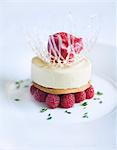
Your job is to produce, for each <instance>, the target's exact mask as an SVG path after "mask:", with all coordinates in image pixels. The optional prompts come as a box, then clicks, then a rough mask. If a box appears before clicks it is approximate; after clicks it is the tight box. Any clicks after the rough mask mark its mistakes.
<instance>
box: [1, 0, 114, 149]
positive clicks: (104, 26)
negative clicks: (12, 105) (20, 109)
mask: <svg viewBox="0 0 117 150" xmlns="http://www.w3.org/2000/svg"><path fill="white" fill-rule="evenodd" d="M69 11H70V12H71V13H72V15H73V17H74V20H75V24H76V25H77V28H76V30H75V32H79V33H80V31H82V30H83V29H85V28H86V27H87V24H88V21H89V17H90V16H92V15H96V16H98V19H99V26H100V33H99V35H98V42H99V43H105V44H107V45H115V42H116V41H115V40H116V38H115V33H116V18H115V3H113V2H108V1H106V0H105V2H99V1H98V2H94V1H87V2H84V1H82V3H81V2H77V1H76V2H75V3H73V2H72V1H69V2H63V3H55V2H50V3H49V2H39V1H33V0H32V1H31V0H30V1H7V0H4V1H1V0H0V70H1V68H4V71H3V72H0V73H1V78H3V80H5V79H6V78H7V79H8V78H10V79H22V77H23V78H27V77H30V63H29V62H30V61H31V58H32V56H33V55H34V53H33V52H32V51H31V49H30V48H29V47H28V44H27V41H26V38H25V36H26V33H27V32H29V31H31V30H32V29H33V30H37V29H39V30H41V34H42V33H43V32H45V31H46V32H47V34H48V33H49V32H50V33H51V32H54V31H55V32H56V31H57V30H62V29H63V24H65V27H66V28H67V30H68V29H69V25H68V24H67V23H66V22H67V14H68V12H69ZM85 25H86V27H85ZM80 34H82V33H80ZM112 53H113V50H112ZM105 60H106V59H105ZM98 61H99V60H97V63H98ZM112 62H113V63H112V65H113V68H114V69H115V57H114V60H113V61H112ZM7 70H9V74H6V72H7ZM22 70H25V72H23V71H22ZM14 72H18V73H14ZM108 72H110V70H108ZM113 72H114V74H115V71H113ZM107 74H108V73H107ZM114 77H115V76H114ZM21 127H22V126H21ZM115 127H116V126H115V113H114V112H113V113H111V114H109V115H108V116H106V117H105V118H102V119H100V120H97V121H95V122H92V123H90V124H86V125H79V127H78V128H77V131H78V132H79V135H77V136H76V135H75V136H76V138H78V141H80V142H81V143H79V149H81V147H82V149H83V148H86V149H87V150H88V148H89V150H92V149H93V150H94V148H96V147H97V149H103V150H105V149H106V150H108V149H109V150H111V149H114V148H115ZM84 129H85V130H84ZM74 132H75V131H74ZM83 139H84V143H83ZM1 144H2V143H0V145H1ZM21 146H22V145H21ZM60 147H61V145H60ZM41 149H42V148H41ZM48 149H49V148H48ZM82 149H81V150H82Z"/></svg>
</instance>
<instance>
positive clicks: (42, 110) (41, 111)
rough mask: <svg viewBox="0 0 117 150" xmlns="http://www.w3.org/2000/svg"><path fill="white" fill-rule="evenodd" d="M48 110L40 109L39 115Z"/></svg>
mask: <svg viewBox="0 0 117 150" xmlns="http://www.w3.org/2000/svg"><path fill="white" fill-rule="evenodd" d="M47 110H48V109H47V108H42V109H41V110H40V113H43V112H45V111H47Z"/></svg>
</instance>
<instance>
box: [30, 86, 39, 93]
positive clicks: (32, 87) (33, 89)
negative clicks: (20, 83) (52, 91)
mask: <svg viewBox="0 0 117 150" xmlns="http://www.w3.org/2000/svg"><path fill="white" fill-rule="evenodd" d="M36 90H37V88H36V87H35V86H34V85H31V87H30V93H31V94H32V95H33V94H34V92H35V91H36Z"/></svg>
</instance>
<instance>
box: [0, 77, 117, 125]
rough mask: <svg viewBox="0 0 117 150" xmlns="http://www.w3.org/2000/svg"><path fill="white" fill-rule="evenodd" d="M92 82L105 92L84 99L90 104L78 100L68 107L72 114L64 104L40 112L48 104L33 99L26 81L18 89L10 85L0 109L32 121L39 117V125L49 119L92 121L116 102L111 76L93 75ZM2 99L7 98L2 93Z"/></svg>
mask: <svg viewBox="0 0 117 150" xmlns="http://www.w3.org/2000/svg"><path fill="white" fill-rule="evenodd" d="M14 84H15V82H14ZM92 84H93V86H94V89H95V92H97V91H100V92H102V93H103V95H99V96H98V95H95V96H94V98H99V99H96V100H95V99H94V98H93V99H90V100H85V101H84V102H87V106H82V103H80V104H75V105H74V107H73V108H70V109H67V111H69V112H71V114H68V113H66V112H65V111H66V109H64V108H56V109H47V111H45V112H43V113H40V111H41V110H42V108H46V106H45V104H44V103H39V102H36V101H35V100H34V98H33V96H31V94H30V87H29V88H24V85H21V86H20V88H19V89H15V90H14V89H13V90H12V88H10V85H9V87H8V89H7V90H8V98H7V97H6V98H5V101H1V102H0V112H1V114H2V113H3V114H4V115H5V114H7V118H8V116H9V115H11V116H14V115H15V116H17V117H18V118H22V119H23V120H29V121H30V122H34V121H36V122H37V124H39V125H40V126H41V124H42V126H43V125H44V124H47V123H52V124H54V123H55V124H56V125H57V124H59V123H60V124H64V123H65V124H66V123H67V124H71V123H81V122H89V121H92V120H95V119H98V118H100V117H102V116H104V115H106V114H107V113H109V112H111V111H112V110H113V109H114V108H115V106H116V103H115V100H116V88H115V87H114V84H113V83H111V82H110V80H108V79H106V77H105V79H103V78H101V77H99V76H93V78H92ZM9 89H10V90H9ZM15 98H19V99H20V101H15V100H14V99H15ZM1 99H4V98H3V97H1ZM6 99H7V100H6ZM101 101H102V102H101ZM84 102H83V103H84ZM6 103H7V104H8V105H7V104H6ZM4 104H5V105H4ZM85 113H87V115H88V118H84V117H83V116H84V114H85ZM48 114H51V116H52V119H51V120H47V118H48ZM52 126H53V125H52ZM55 127H56V126H55Z"/></svg>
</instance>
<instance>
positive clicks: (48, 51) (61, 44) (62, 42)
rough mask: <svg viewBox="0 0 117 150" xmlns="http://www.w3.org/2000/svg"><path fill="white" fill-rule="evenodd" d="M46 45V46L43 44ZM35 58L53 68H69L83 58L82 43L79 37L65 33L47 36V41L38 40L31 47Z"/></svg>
mask: <svg viewBox="0 0 117 150" xmlns="http://www.w3.org/2000/svg"><path fill="white" fill-rule="evenodd" d="M45 43H46V44H45ZM33 50H35V51H36V54H37V57H39V59H41V60H42V61H44V62H46V63H48V64H49V65H52V66H55V67H63V66H71V65H73V64H75V63H79V62H80V61H81V59H83V57H84V42H83V39H82V38H81V37H77V36H74V35H72V34H69V33H66V32H58V33H55V34H53V35H49V38H48V41H47V42H45V41H44V42H43V41H42V40H40V39H38V44H35V46H33Z"/></svg>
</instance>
